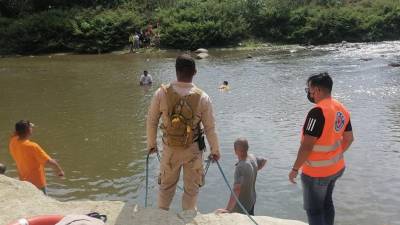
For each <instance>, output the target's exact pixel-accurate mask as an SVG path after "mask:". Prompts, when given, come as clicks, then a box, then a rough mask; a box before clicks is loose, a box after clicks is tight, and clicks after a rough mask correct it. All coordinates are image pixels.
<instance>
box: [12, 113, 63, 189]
mask: <svg viewBox="0 0 400 225" xmlns="http://www.w3.org/2000/svg"><path fill="white" fill-rule="evenodd" d="M33 126H34V125H33V123H30V122H29V121H27V120H20V121H19V122H17V123H16V124H15V133H14V135H13V136H12V137H11V140H10V144H9V150H10V154H11V156H12V157H13V159H14V161H15V163H16V165H17V169H18V174H19V179H20V180H23V181H28V182H30V183H32V184H33V185H35V186H36V187H37V188H39V189H40V190H42V191H43V193H44V194H47V192H46V176H45V171H44V167H45V166H50V167H52V168H53V170H54V172H55V173H56V174H57V176H59V177H63V176H64V171H63V170H62V169H61V167H60V165H59V164H58V163H57V162H56V161H55V160H54V159H52V158H51V157H50V156H49V155H47V153H46V152H45V151H44V150H43V149H42V148H41V147H40V146H39V145H38V144H37V143H35V142H33V141H30V140H29V138H30V137H31V136H32V132H33Z"/></svg>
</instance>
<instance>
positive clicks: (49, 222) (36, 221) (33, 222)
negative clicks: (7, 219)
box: [9, 215, 64, 225]
mask: <svg viewBox="0 0 400 225" xmlns="http://www.w3.org/2000/svg"><path fill="white" fill-rule="evenodd" d="M62 218H64V216H61V215H47V216H35V217H32V218H29V219H19V220H18V221H16V222H14V223H10V224H9V225H55V224H56V223H58V222H60V220H62Z"/></svg>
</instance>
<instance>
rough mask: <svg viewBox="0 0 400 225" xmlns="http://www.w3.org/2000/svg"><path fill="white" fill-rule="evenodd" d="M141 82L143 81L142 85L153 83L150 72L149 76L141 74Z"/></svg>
mask: <svg viewBox="0 0 400 225" xmlns="http://www.w3.org/2000/svg"><path fill="white" fill-rule="evenodd" d="M140 83H141V84H142V85H148V84H151V83H153V78H152V77H151V75H150V74H147V76H145V75H142V76H140Z"/></svg>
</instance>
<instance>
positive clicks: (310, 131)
mask: <svg viewBox="0 0 400 225" xmlns="http://www.w3.org/2000/svg"><path fill="white" fill-rule="evenodd" d="M324 125H325V117H324V114H323V113H322V109H321V108H319V107H316V108H313V109H311V110H310V112H308V115H307V118H306V122H305V123H304V126H303V134H307V135H310V136H313V137H317V138H319V137H321V135H322V131H323V130H324ZM352 130H353V129H352V127H351V122H350V120H349V123H348V124H347V125H346V129H345V130H344V131H352Z"/></svg>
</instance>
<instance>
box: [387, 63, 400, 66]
mask: <svg viewBox="0 0 400 225" xmlns="http://www.w3.org/2000/svg"><path fill="white" fill-rule="evenodd" d="M389 66H391V67H400V63H389Z"/></svg>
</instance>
